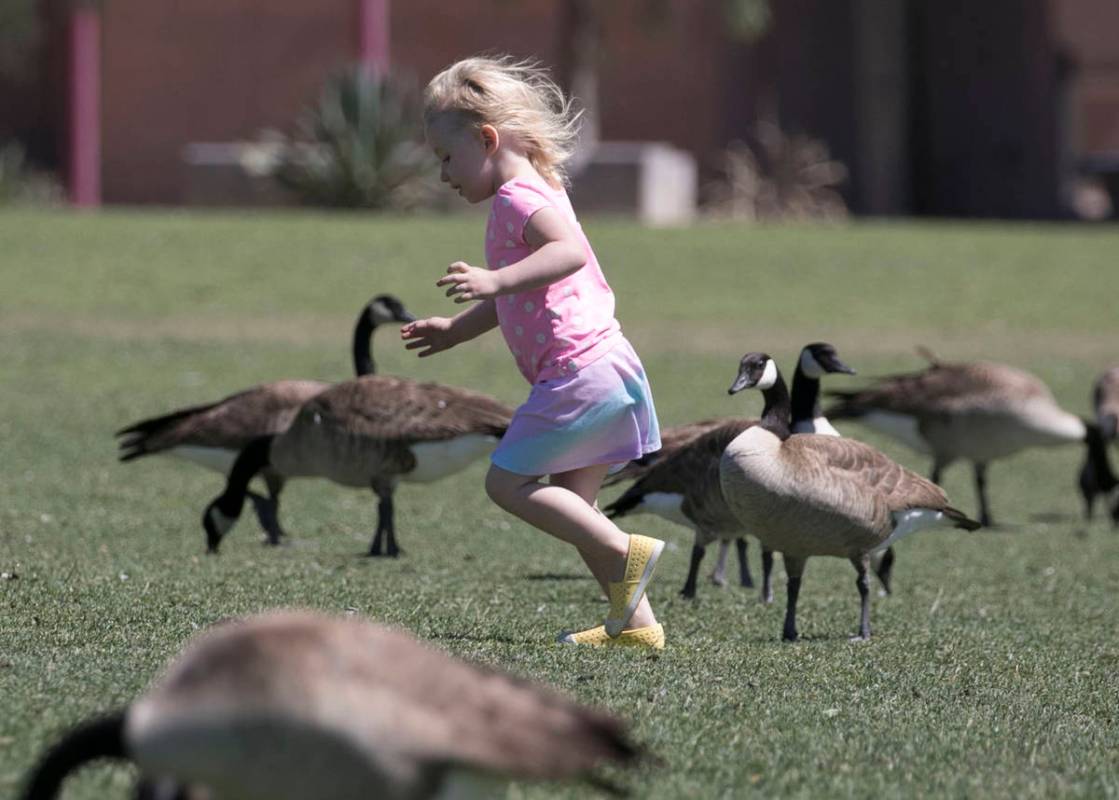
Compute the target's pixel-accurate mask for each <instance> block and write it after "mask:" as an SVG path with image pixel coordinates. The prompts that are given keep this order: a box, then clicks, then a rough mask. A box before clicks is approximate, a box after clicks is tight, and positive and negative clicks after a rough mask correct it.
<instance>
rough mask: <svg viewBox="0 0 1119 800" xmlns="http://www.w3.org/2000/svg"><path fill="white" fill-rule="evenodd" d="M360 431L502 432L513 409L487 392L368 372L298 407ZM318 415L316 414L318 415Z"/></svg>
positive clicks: (390, 434) (424, 435)
mask: <svg viewBox="0 0 1119 800" xmlns="http://www.w3.org/2000/svg"><path fill="white" fill-rule="evenodd" d="M299 414H300V418H301V419H302V418H304V417H311V418H317V419H325V420H330V421H331V423H332V424H333V425H335V426H338V427H340V428H342V429H344V430H345V431H346V432H348V433H351V434H355V435H358V436H363V437H368V438H371V439H378V440H399V441H408V442H421V441H438V440H443V439H450V438H453V437H456V436H461V435H463V434H467V433H483V434H489V435H493V436H501V435H503V434H504V433H505V430H506V428H507V427H508V426H509V420H510V419H511V418H512V415H513V412H512V409H510V408H509V407H508V406H506V405H504V404H503V403H500V402H498V401H497V400H495V399H494V398H492V397H489V396H488V395H484V394H481V393H479V392H472V391H470V390H468V389H459V388H456V387H452V386H445V385H443V384H439V383H419V382H417V381H411V380H408V379H406V378H395V377H390V376H382V375H367V376H364V377H361V378H355V379H352V380H348V381H344V382H343V383H339V384H336V385H335V386H333V387H332V388H330V389H329V390H327V391H325V392H323V393H322V394H319V395H317V396H316V397H315V398H313V399H312V400H311V401H310V402H308V403H306V404H305V405H304V406H303V408H302V409H300V412H299ZM316 415H317V416H316Z"/></svg>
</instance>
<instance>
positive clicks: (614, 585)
mask: <svg viewBox="0 0 1119 800" xmlns="http://www.w3.org/2000/svg"><path fill="white" fill-rule="evenodd" d="M663 550H664V542H662V541H661V540H660V539H654V538H652V537H651V536H639V535H637V534H632V535H631V536H630V537H629V552H627V553H626V571H625V574H624V575H623V576H622V580H620V581H611V582H610V584H609V586H608V588H609V590H610V592H609V594H610V613H608V614H607V615H606V633H607V635H608V636H618V635H619V634H621V632H622V631H623V630H624V629H625V627H626V623H627V622H629V618H630V617H632V616H633V612H634V611H636V610H637V604H638V603H640V602H641V596H642V595H643V594H645V587H646V586H648V585H649V581H650V580H651V579H652V577H653V570H655V569H656V568H657V560H658V559H659V558H660V557H661V552H662V551H663Z"/></svg>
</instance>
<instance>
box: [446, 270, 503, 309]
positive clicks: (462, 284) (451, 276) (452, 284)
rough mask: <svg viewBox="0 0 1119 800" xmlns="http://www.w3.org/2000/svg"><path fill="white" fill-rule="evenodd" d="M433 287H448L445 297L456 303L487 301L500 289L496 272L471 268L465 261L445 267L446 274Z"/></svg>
mask: <svg viewBox="0 0 1119 800" xmlns="http://www.w3.org/2000/svg"><path fill="white" fill-rule="evenodd" d="M435 285H436V286H446V287H448V288H447V297H453V298H454V299H455V302H456V303H467V302H469V301H471V300H489V299H490V298H491V297H496V296H497V293H498V290H499V289H500V288H501V287H500V285H499V283H498V278H497V273H496V272H491V271H490V270H488V269H480V268H479V267H472V266H470V265H469V264H467V263H466V262H465V261H456V262H455V263H454V264H451V266H449V267H447V274H446V275H444V276H443V277H442V278H440V279H439V280H437V281H436V282H435Z"/></svg>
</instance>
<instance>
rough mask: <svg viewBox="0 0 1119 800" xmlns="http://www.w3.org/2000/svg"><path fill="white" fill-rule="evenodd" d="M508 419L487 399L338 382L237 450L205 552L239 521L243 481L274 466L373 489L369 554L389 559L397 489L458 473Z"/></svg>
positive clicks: (214, 507) (489, 445) (435, 387)
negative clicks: (274, 430) (276, 429)
mask: <svg viewBox="0 0 1119 800" xmlns="http://www.w3.org/2000/svg"><path fill="white" fill-rule="evenodd" d="M512 415H513V412H512V410H511V409H510V408H509V407H508V406H505V405H503V404H502V403H499V402H498V401H497V400H495V399H493V398H492V397H489V396H488V395H484V394H480V393H478V392H472V391H469V390H467V389H459V388H456V387H452V386H443V385H441V384H438V383H418V382H417V381H412V380H408V379H406V378H394V377H388V376H381V375H366V376H363V377H360V378H353V379H351V380H348V381H343V382H342V383H338V384H335V385H334V386H331V387H330V388H328V389H326V390H325V391H323V392H320V393H319V394H317V395H316V396H315V397H313V398H311V399H310V400H308V401H307V402H306V403H304V404H303V405H302V406H301V407H300V408H299V410H298V412H297V413H296V415H295V419H294V420H293V421H292V423H291V425H289V426H288V428H287V429H286V430H284V431H283V432H281V433H279V434H275V435H272V436H264V437H261V438H259V439H256V440H254V441H253V442H251V443H250V444H249V445H248V446H247V447H246V448H245V449H244V450H242V451H241V454H240V455H239V456H238V457H237V461H236V462H235V463H234V464H233V469H232V471H231V472H230V473H229V480H228V481H227V483H226V488H225V492H224V493H222V494H221V495H219V496H218V497H217V498H215V499H214V500H213V502H211V503H210V505H209V506H207V507H206V511H205V513H204V514H203V515H202V526H203V528H205V530H206V543H207V546H208V549H209V552H211V553H216V552H217V550H218V545H219V544H220V543H221V539H222V537H223V536H224V535H225V534H226V533H227V532H228V531H229V529H230V528H232V527H233V525H234V523H236V521H237V518H238V517H239V516H240V515H241V509H242V508H243V506H244V503H245V495H246V493H247V491H248V486H249V481H250V480H252V477H253V476H254V475H256V474H257V473H258V472H259V471H260V470H262V469H265V468H271V469H272V470H273V471H275V472H276V473H278V474H279V475H281V476H283V477H284V478H285V479H287V478H303V477H306V478H310V477H317V478H327V479H328V480H331V481H333V482H334V483H337V484H340V485H342V486H352V487H355V488H366V489H372V490H373V492H374V493H375V494H376V495H377V497H378V499H379V500H380V504H379V506H378V518H377V531H376V533H375V534H374V536H373V541H372V543H371V544H370V547H369V555H371V556H380V555H388V556H391V557H395V556H397V555H398V554H399V553H400V549H399V548H398V547H397V544H396V530H395V525H394V521H393V492H394V491H395V489H396V484H397V483H398V482H400V481H407V482H417V483H427V482H430V481H434V480H438V479H439V478H442V477H445V476H447V475H450V474H452V473H455V472H458V471H459V470H461V469H463V468H464V467H466V466H467V465H468V464H470V462H472V461H474V460H475V459H477V458H479V457H480V456H483V455H485V454H487V453H489V452H490V451H492V450H493V448H494V446H495V445H496V444H497V441H498V439H499V438H501V436H503V435H504V433H505V429H506V428H507V427H508V425H509V420H510V419H511V418H512ZM382 547H383V548H384V549H382Z"/></svg>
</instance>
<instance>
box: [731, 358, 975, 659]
mask: <svg viewBox="0 0 1119 800" xmlns="http://www.w3.org/2000/svg"><path fill="white" fill-rule="evenodd" d="M748 388H757V389H760V390H761V391H762V394H763V396H764V397H765V409H764V410H763V412H762V418H761V421H760V422H759V423H758V424H757V425H754V426H752V427H750V428H747V429H746V430H745V431H743V432H742V433H741V434H739V435H738V437H737V438H735V439H734V441H732V442H731V443H730V444H729V445H727V448H726V450H725V451H724V452H723V455H722V460H721V461H720V463H719V481H720V484H721V485H722V489H723V496H724V497H725V498H726V501H727V505H728V506H730V508H731V511H733V512H734V514H735V515H736V516H737V517H738V520H739V522H740V524H741V525H742V527H743V528H745V529H746V530H749V531H750V533H752V534H754V535H755V536H757V537H758V538H759V539H761V541H762V544H763V545H764V546H765V547H766V548H768V549H770V550H777V551H779V552H780V553H781V554H782V556H783V558H784V562H785V572H786V573H787V575H788V580H789V583H788V605H787V607H786V611H785V625H784V630H783V634H782V635H783V638H784V639H786V640H788V641H795V640H796V638H797V628H796V604H797V597H798V595H799V593H800V582H801V576H802V575H803V574H804V566H805V562H806V561H807V559H808V558H809V557H810V556H837V557H839V558H847V559H849V560H850V561H851V563H852V564H853V565H854V567H855V570H856V572H857V573H858V578H857V579H856V582H855V585H856V587H857V588H858V590H859V599H860V603H861V605H860V613H859V633H858V636H857V637H856V638H857V639H868V638H870V600H869V594H870V592H869V586H868V581H867V572H868V568H869V566H870V556H871V554H872V553H874V552H876V551H881V550H884V549H885V548H887V547H889V546H890V545H892V544H893V543H894V542H896V541H897V540H898V539H900V538H902V537H903V536H908V535H909V534H911V533H915V532H916V531H919V530H922V529H925V528H933V527H940V528H962V529H964V530H975V529H976V528H978V527H979V523H978V522H975V521H974V520H971V519H968V518H967V517H966V516H965V515H964V514H963V513H962V512H960V511H958V510H956V509H955V508H952V507H951V506H950V505H948V498H947V497H946V496H945V494H944V491H943V490H942V489H941V488H940V487H939V486H937V485H936V484H934V483H932V482H931V481H928V480H925V479H924V478H922V477H921V476H920V475H917V474H916V473H914V472H910V471H909V470H907V469H905V468H904V467H902V466H900V465H899V464H897V463H895V462H894V461H892V460H890V459H889V458H888V457H887V456H886V455H885V454H883V453H881V452H880V451H878V450H876V449H874V448H873V447H871V446H870V445H867V444H863V443H862V442H857V441H854V440H852V439H843V438H840V437H835V436H821V435H818V434H811V433H809V434H795V435H793V434H792V433H791V431H790V430H789V416H790V410H789V393H788V390H787V389H786V387H785V381H784V379H783V378H782V377H781V373H780V371H779V370H778V369H777V364H776V363H774V361H773V359H772V358H770V357H769V356H768V355H766V354H765V353H748V354H747V355H746V356H744V357H743V358H742V361H741V362H740V364H739V369H738V377H737V378H736V379H735V381H734V383H733V384H732V385H731V387H730V389H729V392H730V394H735V393H736V392H740V391H742V390H743V389H748Z"/></svg>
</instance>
